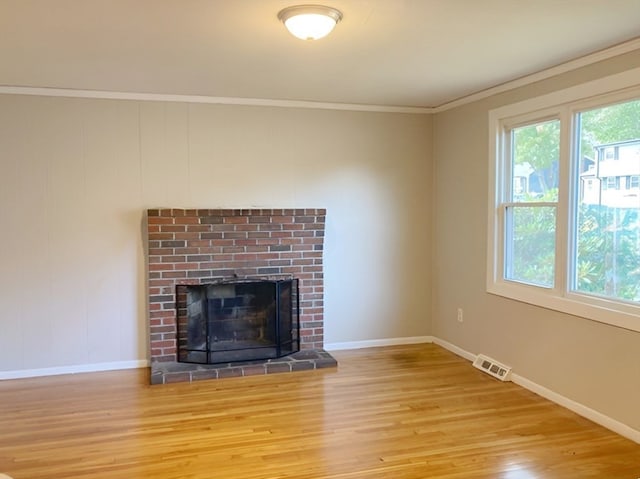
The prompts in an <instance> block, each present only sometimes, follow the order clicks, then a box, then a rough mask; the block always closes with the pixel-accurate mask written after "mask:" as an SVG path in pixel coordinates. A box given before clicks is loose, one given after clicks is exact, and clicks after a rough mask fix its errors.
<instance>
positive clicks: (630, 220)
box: [487, 80, 640, 331]
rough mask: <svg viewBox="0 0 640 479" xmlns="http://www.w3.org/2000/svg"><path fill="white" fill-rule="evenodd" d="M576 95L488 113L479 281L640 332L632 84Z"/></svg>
mask: <svg viewBox="0 0 640 479" xmlns="http://www.w3.org/2000/svg"><path fill="white" fill-rule="evenodd" d="M635 81H637V80H635ZM597 89H598V88H595V87H594V90H597ZM570 90H571V89H570ZM574 90H577V89H574ZM583 94H584V93H583V91H581V92H580V93H579V94H576V96H578V98H576V99H574V100H571V99H570V98H569V101H566V102H558V101H556V100H555V99H556V98H559V95H555V96H554V95H548V96H547V97H546V98H542V99H534V100H531V101H528V102H523V103H521V104H516V105H509V106H507V107H502V108H500V109H497V110H494V111H492V112H491V114H490V126H491V137H490V139H491V156H490V161H491V172H492V174H491V182H490V187H491V189H492V190H493V192H494V195H495V196H494V197H493V198H491V202H490V205H489V206H490V209H489V238H488V239H489V250H488V261H487V290H488V291H489V292H490V293H494V294H499V295H502V296H505V297H509V298H512V299H516V300H520V301H525V302H529V303H532V304H536V305H539V306H543V307H547V308H551V309H556V310H559V311H564V312H568V313H571V314H575V315H578V316H583V317H586V318H590V319H595V320H598V321H603V322H606V323H609V324H615V325H617V326H622V327H626V328H629V329H633V330H636V331H640V268H639V267H638V265H639V264H640V196H639V195H638V193H639V192H638V190H639V189H640V180H639V178H640V87H638V88H637V89H635V90H626V91H624V92H620V93H603V94H594V95H590V96H586V97H581V96H580V95H583ZM550 97H553V98H554V101H550V100H549V101H546V100H547V99H548V98H550ZM568 97H571V94H569V95H568ZM531 105H533V107H531ZM523 171H524V172H526V174H523ZM524 185H527V187H526V188H525V187H524Z"/></svg>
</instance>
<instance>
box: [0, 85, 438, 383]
mask: <svg viewBox="0 0 640 479" xmlns="http://www.w3.org/2000/svg"><path fill="white" fill-rule="evenodd" d="M430 122H431V120H430V117H428V116H422V115H406V114H391V113H384V114H383V113H366V112H348V111H328V110H304V109H287V108H270V107H246V106H222V105H204V104H184V103H170V102H136V101H118V100H95V99H78V98H50V97H36V96H20V95H1V96H0V162H1V164H0V166H1V169H0V228H1V231H2V234H1V235H0V265H1V270H0V377H16V376H20V375H29V374H40V373H42V374H47V373H48V372H50V371H55V370H56V368H58V369H60V368H62V369H63V370H65V368H67V369H66V370H92V369H106V368H109V367H120V366H131V365H135V364H140V361H144V360H146V358H147V332H146V326H145V323H146V322H145V314H146V296H145V294H146V292H145V291H146V289H145V284H144V281H145V280H144V278H145V272H144V269H145V263H144V245H143V239H142V238H143V235H142V228H143V211H144V210H145V209H146V208H151V207H187V208H189V207H201V208H215V207H228V208H234V207H298V208H302V207H324V208H327V210H328V211H327V238H326V251H325V278H326V280H325V281H326V295H325V297H326V304H325V316H326V318H325V329H326V332H325V338H326V341H327V342H346V341H357V340H370V339H380V338H395V337H403V336H422V335H426V334H429V332H430V329H429V328H430V317H429V311H430V297H429V290H430V273H429V264H428V257H429V251H430V230H429V228H430V227H429V224H430V218H429V211H430V208H431V206H430V204H429V198H430V195H431V191H430V187H429V185H430V184H431V161H432V160H431V147H432V145H431V123H430ZM389 278H391V279H392V281H390V282H389V281H387V280H388V279H389Z"/></svg>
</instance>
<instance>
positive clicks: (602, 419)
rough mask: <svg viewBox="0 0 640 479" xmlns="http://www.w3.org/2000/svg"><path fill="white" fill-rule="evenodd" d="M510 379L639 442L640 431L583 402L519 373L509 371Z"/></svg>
mask: <svg viewBox="0 0 640 479" xmlns="http://www.w3.org/2000/svg"><path fill="white" fill-rule="evenodd" d="M511 380H512V381H513V382H514V383H516V384H517V385H518V386H522V387H523V388H525V389H528V390H529V391H531V392H534V393H536V394H537V395H538V396H542V397H543V398H545V399H548V400H549V401H552V402H554V403H556V404H559V405H560V406H563V407H565V408H567V409H569V410H570V411H573V412H575V413H576V414H578V415H580V416H582V417H584V418H587V419H589V420H590V421H593V422H595V423H596V424H600V425H601V426H603V427H606V428H607V429H609V430H611V431H613V432H615V433H618V434H620V435H621V436H624V437H626V438H627V439H631V440H632V441H634V442H637V443H638V444H640V431H636V430H635V429H633V428H631V427H629V426H627V425H626V424H624V423H622V422H620V421H616V420H615V419H613V418H610V417H609V416H606V415H604V414H602V413H601V412H598V411H596V410H595V409H591V408H590V407H587V406H585V405H584V404H580V403H579V402H576V401H574V400H573V399H569V398H568V397H565V396H562V395H561V394H558V393H556V392H554V391H552V390H550V389H547V388H545V387H544V386H541V385H539V384H537V383H534V382H533V381H530V380H529V379H527V378H525V377H522V376H520V375H519V374H513V373H511Z"/></svg>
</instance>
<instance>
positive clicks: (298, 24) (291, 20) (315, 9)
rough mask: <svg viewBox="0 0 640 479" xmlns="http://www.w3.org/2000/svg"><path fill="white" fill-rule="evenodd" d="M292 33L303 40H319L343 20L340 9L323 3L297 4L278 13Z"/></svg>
mask: <svg viewBox="0 0 640 479" xmlns="http://www.w3.org/2000/svg"><path fill="white" fill-rule="evenodd" d="M278 19H279V20H280V21H282V23H284V25H285V26H286V27H287V30H289V32H291V34H292V35H293V36H295V37H297V38H300V39H301V40H318V39H319V38H322V37H326V36H327V35H328V34H329V33H331V30H333V29H334V27H335V26H336V24H337V23H338V22H339V21H340V20H342V13H340V11H339V10H336V9H335V8H331V7H325V6H323V5H297V6H294V7H287V8H285V9H284V10H281V11H280V13H278Z"/></svg>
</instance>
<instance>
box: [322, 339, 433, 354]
mask: <svg viewBox="0 0 640 479" xmlns="http://www.w3.org/2000/svg"><path fill="white" fill-rule="evenodd" d="M432 342H433V336H411V337H406V338H388V339H368V340H365V341H349V342H345V343H327V344H325V345H324V349H325V350H327V351H341V350H344V349H362V348H376V347H380V346H398V345H400V344H420V343H432Z"/></svg>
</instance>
